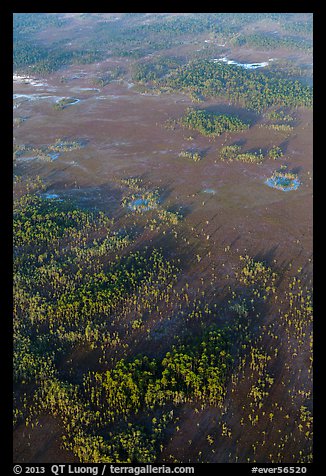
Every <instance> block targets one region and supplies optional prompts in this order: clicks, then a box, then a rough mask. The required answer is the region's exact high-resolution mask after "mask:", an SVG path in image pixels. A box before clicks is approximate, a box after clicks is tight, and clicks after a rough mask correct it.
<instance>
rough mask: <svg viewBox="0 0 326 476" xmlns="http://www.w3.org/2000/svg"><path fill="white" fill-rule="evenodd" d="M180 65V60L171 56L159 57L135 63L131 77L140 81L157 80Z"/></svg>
mask: <svg viewBox="0 0 326 476" xmlns="http://www.w3.org/2000/svg"><path fill="white" fill-rule="evenodd" d="M179 65H180V61H179V60H178V59H177V58H173V57H159V58H157V59H155V61H147V62H146V63H145V62H142V63H136V64H135V65H134V66H133V70H132V79H133V81H137V82H140V83H148V82H153V83H155V82H157V80H158V79H159V78H162V77H163V76H165V75H167V74H168V73H169V72H171V71H172V70H173V69H175V68H177V67H178V66H179Z"/></svg>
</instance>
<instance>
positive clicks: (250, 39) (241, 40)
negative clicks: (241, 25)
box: [232, 33, 312, 50]
mask: <svg viewBox="0 0 326 476" xmlns="http://www.w3.org/2000/svg"><path fill="white" fill-rule="evenodd" d="M232 45H233V46H249V47H255V48H263V49H266V50H270V49H275V48H289V49H301V50H302V49H303V50H311V49H312V39H307V38H301V37H298V36H276V35H273V34H271V33H269V34H268V33H253V34H251V35H239V36H236V37H234V38H233V39H232Z"/></svg>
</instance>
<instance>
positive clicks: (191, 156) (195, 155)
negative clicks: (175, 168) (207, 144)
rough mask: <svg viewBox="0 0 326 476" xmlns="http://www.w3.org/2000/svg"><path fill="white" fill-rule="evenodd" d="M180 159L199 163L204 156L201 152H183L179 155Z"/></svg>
mask: <svg viewBox="0 0 326 476" xmlns="http://www.w3.org/2000/svg"><path fill="white" fill-rule="evenodd" d="M179 157H184V158H186V159H191V160H193V161H194V162H199V161H200V160H201V159H202V155H201V154H200V153H199V152H196V151H193V150H182V151H181V152H180V154H179Z"/></svg>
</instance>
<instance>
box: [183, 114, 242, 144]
mask: <svg viewBox="0 0 326 476" xmlns="http://www.w3.org/2000/svg"><path fill="white" fill-rule="evenodd" d="M179 124H180V125H182V126H183V127H187V128H188V129H192V130H196V131H198V132H200V133H201V134H202V135H204V136H213V137H214V136H219V135H221V134H223V132H240V131H244V130H246V129H248V128H249V127H250V126H249V124H248V123H245V122H244V121H242V120H241V119H239V118H238V117H236V116H234V115H231V114H215V113H213V112H208V111H205V110H204V109H193V108H188V109H187V111H186V114H185V115H184V116H182V117H181V119H180V120H179Z"/></svg>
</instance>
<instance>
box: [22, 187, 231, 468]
mask: <svg viewBox="0 0 326 476" xmlns="http://www.w3.org/2000/svg"><path fill="white" fill-rule="evenodd" d="M127 182H128V183H130V184H131V185H132V184H133V185H134V186H135V187H136V188H139V187H140V185H141V183H139V182H138V181H137V179H129V180H128V179H127ZM39 185H40V184H39V183H38V184H34V185H33V184H27V185H26V188H27V190H26V191H25V192H23V193H20V194H18V197H19V198H18V197H17V198H16V199H15V204H14V230H13V232H14V381H15V384H19V385H20V386H21V387H20V388H22V389H24V388H25V389H26V388H27V386H28V385H29V384H30V383H33V384H34V386H36V387H35V388H36V393H35V395H34V397H33V396H30V397H29V398H30V399H31V400H30V402H29V404H28V406H27V405H25V404H24V406H23V407H24V410H23V411H22V410H21V408H22V401H20V398H19V397H16V399H15V405H17V406H15V409H14V415H15V422H16V424H18V423H19V422H20V421H21V420H23V421H25V424H26V425H29V424H33V425H34V423H32V422H35V418H36V416H37V415H38V414H41V413H44V412H46V413H49V414H52V415H54V416H56V417H59V418H60V419H61V421H62V424H63V428H64V435H63V442H64V444H65V446H66V447H67V448H69V449H70V450H72V451H73V452H74V454H75V455H76V456H77V457H78V458H79V460H80V461H82V462H99V461H102V462H153V461H155V459H156V458H157V455H158V453H159V451H160V445H161V442H162V438H163V437H164V435H165V428H166V426H167V425H168V424H169V422H171V420H172V416H173V412H172V413H171V408H173V407H174V406H176V405H178V404H180V403H182V402H193V401H200V402H202V403H204V404H210V405H218V404H219V403H220V402H221V400H222V398H223V396H224V393H225V385H226V382H227V378H228V374H229V371H230V366H231V364H232V359H231V355H230V351H229V349H228V344H227V342H228V339H227V338H226V336H225V335H224V333H223V332H222V331H219V330H218V329H217V328H215V327H214V328H212V329H210V330H208V331H206V332H205V333H204V334H202V335H199V336H198V337H197V338H195V339H191V340H190V341H189V343H188V344H183V345H177V346H172V345H171V351H169V352H166V353H165V355H164V356H163V357H157V358H153V359H151V358H148V357H147V356H146V355H141V356H139V357H138V358H132V359H123V358H122V359H118V360H116V359H112V360H111V359H108V358H106V357H105V356H106V352H107V351H109V350H110V349H114V348H116V347H117V346H119V345H121V344H122V338H123V336H124V335H126V336H128V335H130V334H131V333H133V332H136V333H137V332H139V328H140V329H141V328H142V326H143V323H144V322H145V321H146V317H145V316H146V315H147V316H150V315H151V314H152V313H156V312H157V310H158V309H160V308H161V310H162V303H165V305H168V304H169V303H170V301H171V296H173V295H174V296H176V294H175V292H173V291H175V290H174V289H173V284H174V283H175V282H176V279H177V274H178V272H179V271H178V268H177V267H176V266H175V265H174V264H173V263H172V262H170V261H169V260H167V259H166V258H164V256H163V254H162V252H161V251H160V250H157V249H155V248H153V249H148V248H147V247H146V248H145V249H144V250H142V251H131V250H130V248H131V247H132V244H133V240H132V238H131V236H129V235H128V234H127V233H121V232H117V231H115V230H114V221H113V220H111V219H109V218H108V217H107V216H106V215H105V214H104V213H101V212H90V211H85V210H82V209H79V208H75V207H74V206H73V205H72V204H71V203H67V202H64V201H63V202H58V201H55V200H45V199H42V198H41V196H39V194H37V193H35V188H36V189H37V188H38V187H39ZM16 187H20V189H22V188H23V185H22V183H21V180H17V181H16ZM42 188H43V187H42ZM28 190H29V191H28ZM162 213H163V212H162ZM166 213H169V212H166ZM177 296H178V294H177ZM175 298H176V297H175ZM177 299H178V300H179V303H180V305H181V304H182V302H184V303H185V304H186V303H187V304H188V307H189V316H190V318H191V316H192V315H193V317H192V318H196V316H200V314H201V313H202V310H201V304H200V303H197V302H189V296H188V294H186V292H185V293H184V295H182V296H181V295H180V296H179V297H178V298H177ZM166 318H167V317H166ZM136 321H137V323H140V327H139V326H138V325H137V326H134V325H133V324H134V323H135V322H136ZM81 345H82V346H84V348H86V349H87V348H88V349H93V350H100V351H101V352H103V357H104V362H106V363H107V370H105V371H103V370H96V371H92V372H86V373H85V374H84V376H83V379H82V384H80V385H77V384H73V383H69V380H70V379H71V373H70V371H69V369H67V368H66V366H64V367H62V365H61V363H62V362H63V361H65V360H67V359H68V357H69V355H70V353H71V352H72V349H75V348H76V347H77V346H81ZM100 360H101V359H100ZM100 368H101V365H100V362H99V363H98V369H100ZM72 370H73V372H76V369H71V371H72ZM78 372H79V371H77V373H78ZM25 397H26V395H25V396H24V393H23V394H22V398H23V399H25ZM24 402H25V403H26V400H24ZM138 413H139V414H141V415H143V418H145V420H146V421H148V422H151V423H146V424H145V425H136V424H134V423H133V421H134V417H135V415H136V414H138Z"/></svg>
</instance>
